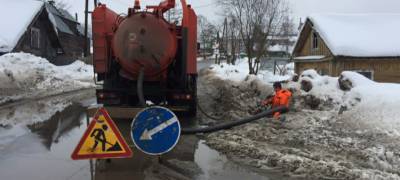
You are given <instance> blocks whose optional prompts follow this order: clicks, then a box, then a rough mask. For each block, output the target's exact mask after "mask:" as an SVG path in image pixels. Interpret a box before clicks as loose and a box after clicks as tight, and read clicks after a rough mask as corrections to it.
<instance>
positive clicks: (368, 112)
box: [342, 72, 400, 136]
mask: <svg viewBox="0 0 400 180" xmlns="http://www.w3.org/2000/svg"><path fill="white" fill-rule="evenodd" d="M342 76H343V77H344V79H348V80H350V81H351V82H352V85H353V88H352V89H351V90H350V92H347V93H346V94H345V98H344V99H345V101H344V105H345V106H346V107H348V108H349V109H350V110H349V111H348V112H345V113H344V118H347V119H351V120H352V121H355V122H359V123H362V124H367V125H370V127H375V128H380V129H381V130H385V131H387V132H388V133H395V134H396V135H398V136H400V133H399V132H400V111H399V109H400V96H399V95H398V93H399V92H400V84H392V83H377V82H374V81H371V80H369V79H367V78H365V77H364V76H362V75H360V74H358V73H354V72H343V73H342ZM355 99H356V100H357V101H359V102H358V103H354V100H355ZM351 106H353V107H351ZM397 131H399V132H397Z"/></svg>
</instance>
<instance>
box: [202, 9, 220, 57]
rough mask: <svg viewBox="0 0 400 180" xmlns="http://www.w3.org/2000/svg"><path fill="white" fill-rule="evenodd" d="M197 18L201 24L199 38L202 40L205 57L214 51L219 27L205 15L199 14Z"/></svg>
mask: <svg viewBox="0 0 400 180" xmlns="http://www.w3.org/2000/svg"><path fill="white" fill-rule="evenodd" d="M197 20H198V24H199V28H198V39H199V40H200V45H201V50H202V55H203V58H204V59H205V58H206V56H207V54H211V53H212V51H213V45H214V43H215V42H216V40H217V34H218V30H217V27H216V26H214V25H213V24H212V23H211V22H210V21H208V20H207V18H206V17H204V16H198V18H197Z"/></svg>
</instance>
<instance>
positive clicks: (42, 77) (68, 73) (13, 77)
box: [0, 53, 94, 103]
mask: <svg viewBox="0 0 400 180" xmlns="http://www.w3.org/2000/svg"><path fill="white" fill-rule="evenodd" d="M0 84H1V86H0V88H1V92H0V103H5V102H10V101H15V100H19V99H24V98H31V99H32V98H35V97H43V96H49V95H55V94H60V93H64V92H69V91H74V90H79V89H85V88H91V87H94V84H93V67H92V66H90V65H86V64H84V63H83V62H80V61H76V62H74V63H72V64H70V65H66V66H55V65H53V64H51V63H49V61H47V60H46V59H43V58H40V57H36V56H34V55H31V54H27V53H10V54H5V55H3V56H0Z"/></svg>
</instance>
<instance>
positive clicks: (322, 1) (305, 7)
mask: <svg viewBox="0 0 400 180" xmlns="http://www.w3.org/2000/svg"><path fill="white" fill-rule="evenodd" d="M65 1H67V2H68V3H69V4H71V8H70V9H69V10H70V12H71V13H75V12H78V14H79V21H81V22H83V10H84V9H83V8H84V0H65ZM90 1H92V2H91V3H90V5H91V6H92V5H93V0H90ZM160 1H161V0H141V3H142V7H143V5H149V4H152V5H154V4H158V3H159V2H160ZM176 1H177V3H180V0H176ZM216 1H217V0H187V2H188V3H189V4H192V6H193V7H194V8H195V10H196V12H197V14H201V15H204V16H206V17H207V18H208V19H210V20H211V21H213V22H218V21H219V19H220V17H219V16H218V15H217V13H218V11H221V10H220V9H219V8H218V7H217V6H216V5H215V4H216V3H215V2H216ZM100 2H102V3H105V4H107V6H108V7H110V9H113V10H114V11H116V12H118V13H125V12H126V11H127V6H132V5H133V2H134V0H100ZM288 2H289V6H290V8H291V10H292V15H293V17H294V19H295V21H296V23H297V22H298V21H299V18H300V17H303V18H304V17H306V16H307V15H308V14H312V13H400V0H288Z"/></svg>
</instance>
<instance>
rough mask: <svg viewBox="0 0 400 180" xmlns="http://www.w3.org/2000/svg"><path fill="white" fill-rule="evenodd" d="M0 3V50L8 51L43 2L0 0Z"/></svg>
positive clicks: (12, 47)
mask: <svg viewBox="0 0 400 180" xmlns="http://www.w3.org/2000/svg"><path fill="white" fill-rule="evenodd" d="M0 4H1V6H0V17H2V18H1V20H0V27H1V28H0V52H10V51H11V50H12V49H14V47H15V45H16V44H17V42H18V40H19V39H20V37H21V36H22V35H23V34H24V33H25V31H26V30H27V28H28V26H29V24H30V23H31V22H32V19H33V18H34V17H35V16H36V14H37V13H38V12H39V11H40V10H41V9H42V7H43V2H42V1H34V0H14V1H10V0H0Z"/></svg>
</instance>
